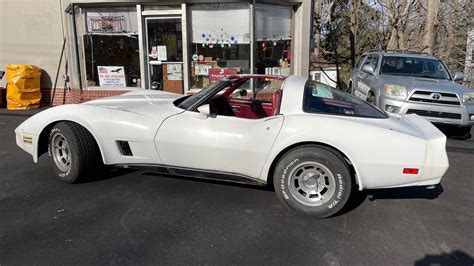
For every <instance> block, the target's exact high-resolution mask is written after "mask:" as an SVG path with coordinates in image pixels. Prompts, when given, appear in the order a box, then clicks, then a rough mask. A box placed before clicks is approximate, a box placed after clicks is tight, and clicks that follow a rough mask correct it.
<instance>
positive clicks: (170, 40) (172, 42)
mask: <svg viewBox="0 0 474 266" xmlns="http://www.w3.org/2000/svg"><path fill="white" fill-rule="evenodd" d="M146 21H147V41H148V43H147V49H148V51H147V56H148V67H149V70H148V71H149V72H148V75H149V87H150V89H152V90H166V91H170V92H175V93H183V64H182V61H183V47H182V46H183V42H182V36H183V35H182V32H181V27H182V25H181V18H169V19H161V18H156V19H155V18H150V19H147V20H146Z"/></svg>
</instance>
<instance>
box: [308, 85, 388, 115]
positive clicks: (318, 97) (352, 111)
mask: <svg viewBox="0 0 474 266" xmlns="http://www.w3.org/2000/svg"><path fill="white" fill-rule="evenodd" d="M303 111H305V112H308V113H323V114H332V115H344V116H358V117H369V118H387V117H388V116H387V114H386V113H385V112H383V111H381V110H379V109H378V108H376V107H374V106H372V105H370V104H368V103H366V102H364V101H362V100H359V99H357V98H355V97H353V96H351V95H349V94H347V93H345V92H343V91H340V90H336V89H333V88H331V87H329V86H327V85H324V84H321V83H317V82H314V81H308V82H306V85H305V92H304V99H303Z"/></svg>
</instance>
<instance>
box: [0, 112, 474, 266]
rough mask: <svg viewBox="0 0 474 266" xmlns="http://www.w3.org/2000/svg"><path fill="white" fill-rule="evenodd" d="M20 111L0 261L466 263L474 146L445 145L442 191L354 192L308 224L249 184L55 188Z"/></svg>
mask: <svg viewBox="0 0 474 266" xmlns="http://www.w3.org/2000/svg"><path fill="white" fill-rule="evenodd" d="M28 115H30V113H22V112H17V113H9V112H0V265H18V264H39V265H44V264H48V265H51V264H55V265H56V264H60V265H69V264H154V265H156V264H160V265H168V264H173V265H174V264H193V265H194V264H211V265H215V264H276V265H288V264H291V265H300V264H302V265H303V264H304V265H326V264H330V265H339V264H340V265H347V264H351V265H353V264H373V265H399V264H403V265H410V264H415V265H430V264H438V265H474V258H473V257H474V196H473V195H474V193H473V189H474V164H473V162H474V140H473V139H471V140H465V141H461V140H449V141H448V144H447V150H448V155H449V160H450V165H451V166H450V168H449V170H448V172H447V173H446V175H445V177H444V179H443V181H442V184H441V185H440V186H437V187H435V188H434V189H431V190H428V189H426V188H403V189H386V190H376V191H375V190H374V191H367V192H363V193H358V194H357V195H356V196H355V197H353V198H352V204H351V205H350V206H349V207H348V208H346V209H345V210H344V212H343V213H342V214H340V215H337V216H335V217H332V218H327V219H319V220H318V219H313V218H308V217H304V216H301V215H299V214H297V213H294V212H293V211H290V210H288V209H287V208H285V207H284V206H283V205H281V204H280V202H279V201H278V199H277V198H276V195H275V193H274V192H273V191H272V190H271V189H265V188H258V187H252V186H244V185H234V184H226V183H219V182H210V181H204V180H196V179H189V178H177V177H170V176H160V175H156V174H151V173H145V172H141V171H124V170H119V171H112V172H111V173H110V175H109V176H108V177H107V178H104V179H102V180H97V181H94V182H89V183H83V184H76V185H68V184H64V183H61V182H60V181H58V180H57V179H56V178H55V177H54V176H53V171H52V168H51V167H50V163H49V161H48V159H47V157H46V156H43V157H41V158H40V159H39V162H38V164H34V163H33V161H32V159H31V157H30V156H29V155H28V154H26V153H25V152H23V151H21V150H20V149H19V148H17V147H16V145H15V137H14V132H13V130H14V128H15V127H16V126H17V125H18V124H20V123H21V122H22V121H23V120H25V119H26V118H27V117H28ZM473 135H474V134H473ZM401 148H402V147H401ZM387 152H390V151H387Z"/></svg>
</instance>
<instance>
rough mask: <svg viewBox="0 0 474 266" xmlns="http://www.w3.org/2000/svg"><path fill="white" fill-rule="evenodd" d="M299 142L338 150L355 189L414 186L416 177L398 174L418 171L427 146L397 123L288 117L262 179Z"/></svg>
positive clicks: (409, 128)
mask: <svg viewBox="0 0 474 266" xmlns="http://www.w3.org/2000/svg"><path fill="white" fill-rule="evenodd" d="M299 143H321V144H323V145H327V146H330V147H333V148H334V149H337V150H338V151H340V152H341V153H342V154H343V155H344V156H345V157H346V158H347V159H348V160H349V161H350V163H351V164H352V166H353V167H354V170H355V173H356V176H357V182H358V185H359V189H364V188H377V187H381V186H389V185H390V186H399V185H403V184H408V183H413V182H417V181H418V180H419V179H420V176H402V175H401V174H402V169H403V167H419V168H422V167H423V166H424V163H425V155H426V147H427V143H426V140H425V137H424V136H423V135H422V134H421V133H420V131H419V130H417V129H416V128H413V127H412V126H410V125H407V124H406V123H404V122H403V121H400V120H397V119H395V118H387V119H370V118H358V117H347V116H337V115H324V114H299V115H297V114H295V115H288V116H286V117H285V120H284V124H283V126H282V129H281V131H280V134H279V135H278V137H277V140H276V141H275V145H274V146H273V147H272V150H271V151H270V153H269V156H268V159H267V161H266V163H265V166H264V168H263V171H262V173H261V176H260V178H261V179H263V180H266V179H267V178H268V174H269V173H270V171H271V167H272V164H273V162H274V161H275V160H277V159H278V155H279V154H280V153H281V152H282V151H284V150H285V149H287V148H288V147H291V146H293V145H295V144H299ZM400 147H404V149H401V148H400ZM401 177H403V178H401Z"/></svg>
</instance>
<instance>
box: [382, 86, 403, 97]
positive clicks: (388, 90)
mask: <svg viewBox="0 0 474 266" xmlns="http://www.w3.org/2000/svg"><path fill="white" fill-rule="evenodd" d="M383 90H384V92H385V94H388V95H392V96H395V97H401V98H406V97H407V88H405V87H403V86H400V85H395V84H385V86H384V87H383Z"/></svg>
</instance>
